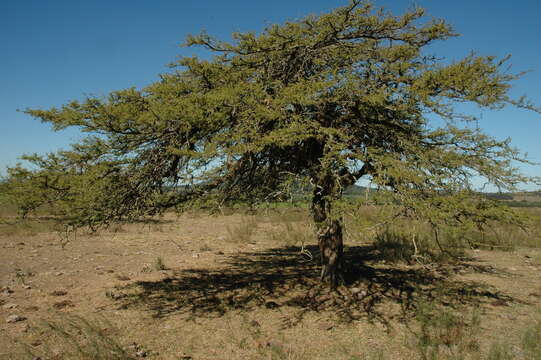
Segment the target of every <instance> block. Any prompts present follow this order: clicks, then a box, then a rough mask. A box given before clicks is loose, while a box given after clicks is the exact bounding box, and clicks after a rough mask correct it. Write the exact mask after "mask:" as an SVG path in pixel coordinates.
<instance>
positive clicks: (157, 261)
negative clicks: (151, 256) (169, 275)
mask: <svg viewBox="0 0 541 360" xmlns="http://www.w3.org/2000/svg"><path fill="white" fill-rule="evenodd" d="M152 267H153V268H154V270H156V271H160V270H167V267H166V266H165V264H164V263H163V259H162V258H161V257H159V256H158V257H157V258H156V259H155V260H154V263H153V264H152Z"/></svg>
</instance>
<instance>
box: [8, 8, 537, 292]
mask: <svg viewBox="0 0 541 360" xmlns="http://www.w3.org/2000/svg"><path fill="white" fill-rule="evenodd" d="M454 36H457V35H456V33H455V32H454V30H453V29H452V27H451V26H450V25H449V24H447V23H446V22H445V21H444V20H439V19H436V20H426V16H425V12H424V10H423V9H421V8H413V9H411V10H409V11H407V12H405V13H404V14H402V15H398V16H397V15H393V14H391V13H389V12H387V11H385V10H382V9H377V8H375V7H374V6H373V5H372V4H371V3H369V2H366V1H359V0H352V1H351V2H350V3H349V4H348V5H347V6H343V7H340V8H337V9H335V10H333V11H331V12H329V13H325V14H321V15H317V16H316V15H310V16H307V17H305V18H304V19H302V20H299V21H292V22H286V23H284V24H281V25H272V26H270V27H268V28H266V29H264V31H262V32H261V33H256V32H248V33H234V34H233V40H232V41H231V42H225V41H220V40H217V39H215V38H213V37H211V36H209V35H208V34H206V33H201V34H199V35H196V36H189V37H188V38H187V40H186V46H202V47H204V48H206V49H208V50H209V51H210V52H212V53H214V54H215V56H214V57H212V59H210V60H205V59H200V58H197V57H185V58H181V59H180V60H178V61H177V62H176V63H174V64H173V65H172V70H171V71H170V72H169V73H166V74H162V75H161V76H160V79H159V80H158V81H156V82H155V83H153V84H151V85H149V86H147V87H145V88H144V89H140V90H138V89H135V88H130V89H126V90H121V91H115V92H112V93H111V94H110V95H109V96H107V97H105V98H98V97H88V98H86V99H84V100H83V101H72V102H70V103H68V104H66V105H64V106H62V107H60V108H52V109H50V110H38V109H28V110H26V111H25V112H26V113H27V114H29V115H32V116H34V117H36V118H39V119H41V120H42V121H44V122H48V123H50V124H52V126H53V128H54V130H61V129H64V128H67V127H77V128H79V129H80V130H81V131H83V132H85V133H88V136H87V137H86V138H84V140H82V141H81V142H80V143H78V144H74V145H73V146H72V148H71V149H69V150H65V151H59V152H57V153H54V154H50V155H47V156H37V155H32V156H27V157H25V159H26V160H29V161H30V162H32V163H33V164H34V168H33V169H32V170H28V169H26V168H23V167H22V166H18V167H15V168H11V169H9V177H10V180H11V181H10V182H11V184H12V192H13V194H15V195H13V197H14V198H15V199H17V201H18V203H19V206H20V207H21V209H22V210H23V211H30V210H32V209H35V208H36V207H38V206H41V205H43V204H49V205H51V206H52V208H53V209H56V211H58V213H59V214H61V215H63V216H64V218H65V219H67V220H68V221H71V222H72V223H74V224H81V225H98V224H103V223H107V222H110V221H114V220H115V219H121V218H122V219H130V218H133V217H137V216H142V215H146V214H154V213H157V212H160V211H163V210H165V209H167V208H171V207H177V208H186V207H191V206H201V205H206V206H222V205H225V204H227V203H231V202H236V201H247V202H251V203H256V202H261V201H272V200H275V199H280V198H284V197H287V196H288V194H289V192H291V191H294V190H295V189H299V188H306V186H309V187H310V189H311V190H310V191H311V204H312V205H311V211H312V214H313V217H314V221H315V223H316V229H317V237H318V240H319V244H320V249H321V257H322V265H323V270H322V277H323V278H325V277H327V276H328V277H329V279H330V281H331V283H332V284H336V282H337V281H338V277H339V273H340V266H341V265H340V262H341V260H340V259H341V254H342V215H341V214H342V211H341V210H342V209H343V206H342V204H343V201H342V200H341V199H342V191H343V189H344V188H345V187H347V186H349V185H352V184H354V183H356V182H357V181H359V180H360V179H362V178H369V179H370V181H371V183H372V184H373V185H374V186H377V187H378V189H379V190H380V192H381V193H382V194H385V195H386V196H387V199H388V202H389V203H393V204H395V205H396V204H399V208H400V212H401V213H402V214H405V215H408V216H412V217H418V218H423V219H426V220H427V221H429V222H430V223H431V224H433V225H434V226H437V225H438V224H441V223H454V224H457V225H459V224H461V225H463V226H464V225H465V224H475V225H476V226H482V224H485V223H486V222H487V221H489V220H507V221H511V222H519V218H518V217H517V216H516V214H515V213H513V212H512V211H511V210H509V209H506V208H502V207H499V206H496V204H495V203H494V202H493V201H490V200H488V199H486V198H482V197H479V196H476V192H475V191H474V189H473V186H472V179H482V181H484V182H486V183H488V184H492V185H494V186H496V187H498V188H500V189H505V190H513V189H514V188H515V186H516V185H517V184H519V183H522V182H528V181H531V180H532V179H530V178H528V177H526V176H523V175H521V174H520V173H519V171H518V170H517V169H516V168H515V165H514V164H515V161H519V162H520V161H526V160H525V159H524V158H522V157H521V155H520V153H519V152H518V151H517V150H516V149H514V148H513V147H512V146H511V145H510V142H509V140H497V139H494V138H491V137H490V136H488V135H486V134H484V133H483V132H482V131H481V130H480V129H479V128H478V127H477V126H476V122H475V121H474V120H476V119H475V117H474V116H471V115H469V114H463V113H461V112H460V111H459V109H460V104H462V103H465V102H466V103H473V104H477V105H478V106H479V107H481V108H488V109H500V108H502V107H504V106H507V105H511V106H518V107H522V108H525V109H529V110H534V111H538V112H539V109H537V108H535V107H534V105H532V104H531V103H530V102H529V101H528V100H527V99H525V98H520V99H512V98H511V97H510V96H509V90H510V87H511V83H512V81H513V80H515V79H517V78H519V77H520V76H521V75H522V74H512V73H509V72H508V71H506V70H505V67H504V65H505V63H506V62H507V60H508V59H507V58H504V59H497V58H495V57H492V56H479V55H475V54H471V55H469V56H467V57H465V58H463V59H461V60H458V61H454V62H448V61H445V60H442V59H441V58H439V57H438V56H437V54H431V53H430V45H431V44H432V43H434V42H436V41H442V40H447V39H449V38H451V37H454ZM301 184H307V185H301Z"/></svg>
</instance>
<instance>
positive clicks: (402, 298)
mask: <svg viewBox="0 0 541 360" xmlns="http://www.w3.org/2000/svg"><path fill="white" fill-rule="evenodd" d="M249 221H252V222H253V223H252V227H253V229H252V230H253V231H251V232H250V233H249V234H248V235H246V234H244V235H242V234H241V235H238V236H241V237H242V236H244V237H245V238H244V239H243V240H242V241H240V240H239V239H238V238H236V235H235V229H236V228H242V226H243V224H244V223H245V222H249ZM293 225H294V226H297V225H295V223H293ZM235 227H236V228H235ZM301 229H304V230H305V231H309V229H308V228H302V227H301ZM289 231H290V233H291V231H293V230H291V228H290V229H289ZM287 234H288V232H287V229H285V228H284V226H283V224H280V223H279V222H274V221H273V219H265V218H264V217H262V216H259V217H258V219H257V221H255V220H254V219H252V218H251V217H250V216H246V215H239V214H234V215H228V216H225V215H222V216H194V215H192V216H189V215H184V216H182V217H178V218H177V217H176V216H174V215H167V216H165V217H164V218H161V219H159V220H157V221H155V222H151V223H140V224H130V225H124V226H122V227H119V226H116V227H112V228H109V229H107V230H103V231H100V232H98V233H90V232H84V231H79V232H78V233H77V235H76V236H74V235H73V234H72V235H71V237H70V241H69V242H68V243H67V244H66V245H65V246H64V248H62V246H61V244H60V237H59V235H58V233H56V232H44V233H38V234H35V233H28V234H24V233H18V234H2V233H0V359H16V358H29V359H31V358H32V356H31V355H23V354H24V351H23V350H24V348H27V349H28V351H29V352H30V353H34V354H39V355H40V356H42V357H43V358H54V359H62V358H63V351H64V350H63V346H64V345H62V344H61V343H59V342H58V341H57V340H55V338H53V335H52V333H51V332H48V331H46V330H43V329H45V328H46V327H44V326H45V325H44V324H46V322H47V321H63V320H62V319H69V318H70V316H73V315H76V316H80V317H82V318H84V319H88V320H89V321H94V320H95V321H98V322H100V324H106V325H103V328H102V329H100V331H103V332H104V333H105V334H106V335H107V336H111V337H114V338H115V339H118V341H119V342H120V344H121V345H122V346H123V347H124V348H125V349H127V350H126V351H127V352H128V353H129V354H130V356H134V357H136V356H139V357H147V358H152V359H282V358H283V359H364V358H370V356H373V358H377V354H380V353H381V354H384V355H385V358H386V359H412V358H415V356H416V355H415V354H416V350H415V348H414V346H411V341H412V340H411V336H410V334H411V331H412V330H411V328H412V326H411V324H412V323H411V321H412V317H413V313H414V308H415V304H416V303H417V302H419V301H426V302H429V301H437V302H438V304H440V305H442V306H447V307H449V308H450V309H454V310H455V311H458V312H462V313H464V314H465V317H467V316H469V314H470V313H471V312H472V311H474V309H477V310H476V311H478V312H479V313H480V314H481V325H480V328H479V329H478V333H477V334H475V336H477V338H478V339H479V346H480V348H481V349H483V348H484V347H486V346H488V344H490V343H491V342H493V341H500V340H502V339H504V340H505V341H510V342H511V343H513V342H514V341H515V339H518V337H519V336H520V331H521V329H522V328H523V327H524V326H525V325H526V324H528V323H529V322H531V321H533V319H534V318H535V317H538V315H539V313H540V311H539V309H540V308H541V280H540V279H541V261H540V259H541V251H540V250H539V249H525V248H524V249H520V248H519V249H517V250H516V251H512V252H499V251H472V252H471V259H470V260H469V261H467V262H464V263H460V264H453V265H446V266H435V265H433V266H422V265H420V264H414V265H406V264H401V265H397V264H387V263H385V262H382V261H381V259H378V254H377V253H376V252H374V251H373V249H372V247H371V245H370V244H366V243H364V244H363V243H351V242H350V243H348V247H347V248H346V254H347V260H348V263H349V264H357V266H353V270H351V271H350V272H349V273H348V274H347V276H346V277H347V279H346V280H347V281H348V284H349V285H348V287H341V288H339V289H338V290H339V291H338V292H337V293H329V291H328V290H327V289H326V288H325V287H321V286H320V285H319V284H318V282H317V262H316V261H315V260H314V261H310V259H309V254H308V252H305V253H304V254H301V253H300V251H299V247H298V246H299V245H300V244H299V243H297V244H294V243H291V239H290V236H289V237H288V236H286V235H287ZM292 245H296V246H292ZM308 250H309V251H311V252H315V249H314V248H311V247H308ZM158 258H160V259H161V260H162V261H161V262H162V263H163V266H162V264H160V261H159V260H158ZM13 315H18V316H19V318H17V319H15V317H14V316H13ZM8 319H10V320H11V321H12V322H7V321H8ZM59 319H60V320H59Z"/></svg>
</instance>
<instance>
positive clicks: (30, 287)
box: [23, 285, 32, 290]
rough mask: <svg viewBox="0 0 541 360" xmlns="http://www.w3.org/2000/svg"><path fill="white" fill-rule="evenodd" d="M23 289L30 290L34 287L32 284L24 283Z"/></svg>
mask: <svg viewBox="0 0 541 360" xmlns="http://www.w3.org/2000/svg"><path fill="white" fill-rule="evenodd" d="M23 289H26V290H30V289H32V286H30V285H23Z"/></svg>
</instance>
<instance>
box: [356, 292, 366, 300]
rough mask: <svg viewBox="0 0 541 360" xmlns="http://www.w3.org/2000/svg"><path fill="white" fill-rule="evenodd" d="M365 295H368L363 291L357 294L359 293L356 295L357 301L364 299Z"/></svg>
mask: <svg viewBox="0 0 541 360" xmlns="http://www.w3.org/2000/svg"><path fill="white" fill-rule="evenodd" d="M366 295H368V293H367V292H366V291H365V290H363V291H361V292H359V293H358V294H357V297H358V298H359V299H362V298H364V297H366Z"/></svg>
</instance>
